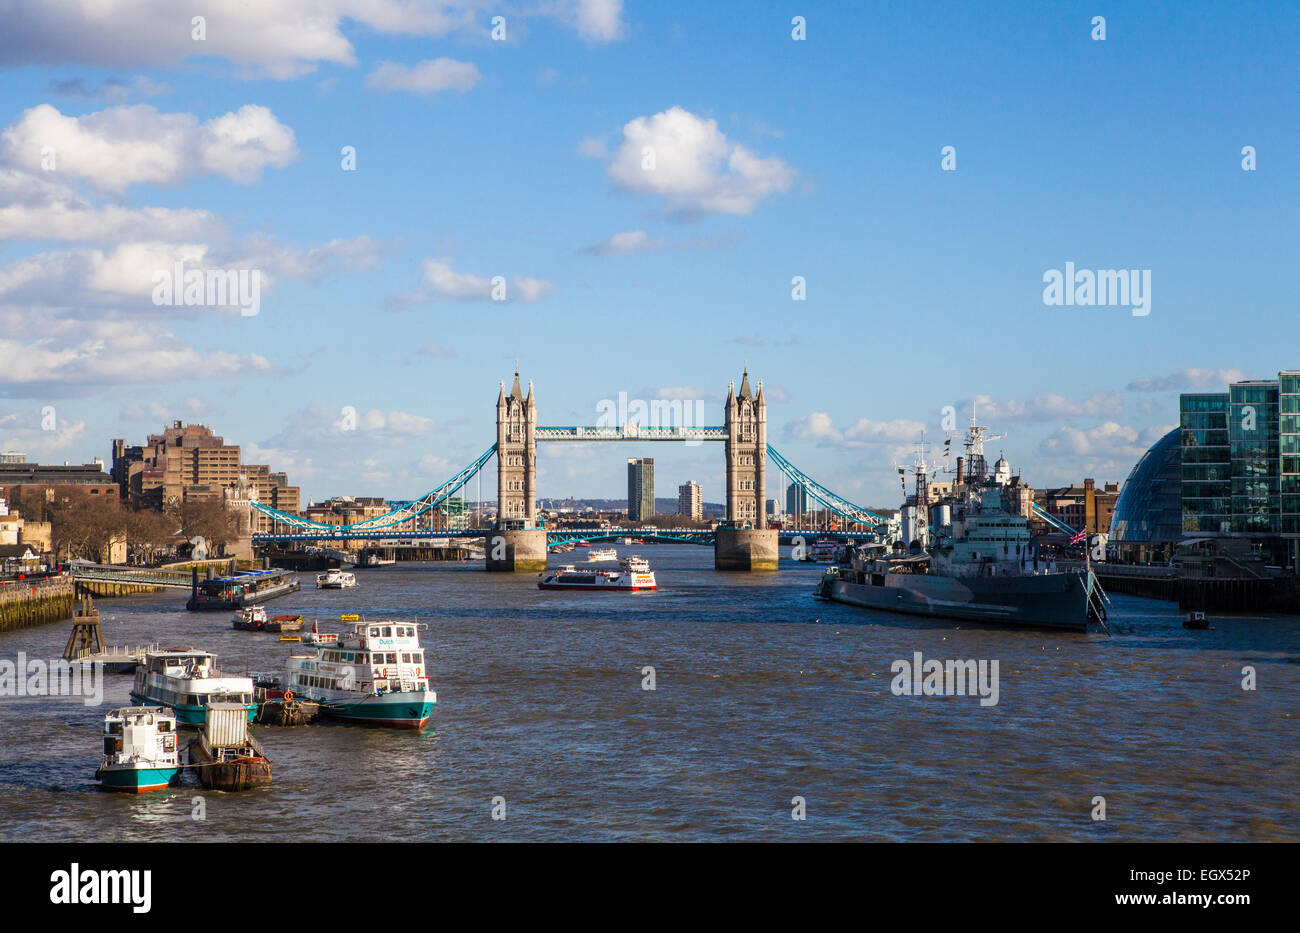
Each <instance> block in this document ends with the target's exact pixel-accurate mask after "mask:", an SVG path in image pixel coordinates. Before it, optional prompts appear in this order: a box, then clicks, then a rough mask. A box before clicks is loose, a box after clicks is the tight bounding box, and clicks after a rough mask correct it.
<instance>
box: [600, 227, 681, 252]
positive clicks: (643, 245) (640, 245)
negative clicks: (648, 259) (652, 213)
mask: <svg viewBox="0 0 1300 933" xmlns="http://www.w3.org/2000/svg"><path fill="white" fill-rule="evenodd" d="M663 247H664V241H663V240H652V239H650V237H649V236H648V235H647V234H646V232H645V231H644V230H628V231H627V232H626V233H616V234H614V235H613V236H612V237H610V238H609V239H608V240H602V241H601V242H599V243H594V244H592V245H591V246H588V247H587V248H586V249H584V250H583V252H585V253H593V254H594V255H597V256H626V255H628V254H629V253H640V252H644V251H646V250H655V249H663Z"/></svg>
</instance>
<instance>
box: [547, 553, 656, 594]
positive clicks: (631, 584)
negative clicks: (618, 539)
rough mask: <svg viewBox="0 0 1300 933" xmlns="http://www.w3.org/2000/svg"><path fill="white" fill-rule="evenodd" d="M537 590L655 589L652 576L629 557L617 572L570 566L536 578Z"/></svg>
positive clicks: (643, 563)
mask: <svg viewBox="0 0 1300 933" xmlns="http://www.w3.org/2000/svg"><path fill="white" fill-rule="evenodd" d="M538 576H539V579H538V581H537V588H538V589H540V590H605V591H610V592H615V591H618V592H628V591H634V590H653V589H656V585H655V575H654V573H653V571H651V570H650V565H649V563H647V562H646V561H645V560H644V559H643V558H640V557H629V558H627V559H626V560H624V561H622V562H621V563H620V565H619V569H618V570H579V569H577V568H576V567H574V566H573V565H572V564H568V565H566V566H564V567H561V568H560V569H559V570H548V571H546V572H545V573H542V574H539V575H538Z"/></svg>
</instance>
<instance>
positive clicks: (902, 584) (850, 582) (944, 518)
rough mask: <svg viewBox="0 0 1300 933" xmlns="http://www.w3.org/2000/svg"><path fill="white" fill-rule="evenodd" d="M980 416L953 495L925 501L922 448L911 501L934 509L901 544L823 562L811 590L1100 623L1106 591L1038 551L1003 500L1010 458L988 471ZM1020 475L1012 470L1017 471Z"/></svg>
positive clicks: (978, 617)
mask: <svg viewBox="0 0 1300 933" xmlns="http://www.w3.org/2000/svg"><path fill="white" fill-rule="evenodd" d="M986 430H987V428H985V427H984V426H982V425H976V424H975V420H974V418H972V419H971V429H970V433H969V435H968V437H967V441H966V457H965V458H963V459H964V460H965V466H966V467H967V469H968V470H969V472H967V473H965V474H964V475H963V472H962V469H963V464H962V462H961V461H960V460H959V461H958V473H957V482H956V483H955V485H954V492H953V494H952V495H950V496H946V497H944V498H942V499H940V500H939V501H938V502H931V501H930V499H929V496H928V491H927V490H928V487H927V479H926V477H927V475H928V474H927V472H926V471H927V469H928V468H927V467H926V465H925V461H924V457H921V458H919V459H918V463H917V474H916V479H917V491H916V495H915V496H914V497H913V498H911V499H909V502H908V507H910V508H913V509H917V510H918V511H919V513H920V515H927V511H928V514H929V515H933V516H935V517H936V518H937V519H938V520H937V521H936V522H935V526H934V534H933V536H931V535H930V534H929V526H928V523H926V524H925V525H923V526H922V528H923V530H922V537H920V538H918V539H917V541H916V543H914V544H912V545H911V547H910V548H909V549H908V551H907V552H905V553H892V554H891V553H887V549H886V547H885V546H884V545H875V546H863V547H857V546H850V547H848V548H846V549H845V551H846V553H845V555H844V557H843V558H842V562H841V563H840V564H838V565H836V566H833V567H831V568H829V569H828V570H827V571H826V573H825V575H824V576H823V577H822V580H821V582H820V583H819V584H818V587H817V591H816V592H817V595H818V596H820V597H822V598H824V599H829V600H832V601H834V602H840V603H847V604H849V605H853V606H861V607H864V608H868V609H882V610H886V611H889V612H904V613H911V614H915V615H926V616H937V617H940V618H948V619H963V620H968V621H974V622H987V623H993V624H998V625H1008V626H1016V627H1026V628H1042V629H1064V630H1068V631H1075V632H1084V631H1086V630H1087V628H1088V625H1089V623H1093V622H1095V623H1097V624H1099V625H1101V626H1103V627H1104V626H1105V622H1106V609H1105V596H1104V594H1103V593H1102V591H1101V587H1100V584H1098V582H1097V579H1096V576H1095V574H1093V573H1092V571H1091V570H1090V569H1086V568H1085V569H1084V570H1064V571H1063V570H1059V569H1058V568H1057V566H1056V564H1055V562H1054V561H1051V560H1048V559H1045V558H1040V556H1039V554H1038V552H1037V550H1036V549H1035V547H1034V543H1033V540H1032V536H1031V534H1030V531H1029V519H1028V517H1027V516H1025V515H1021V514H1017V513H1015V512H1012V511H1010V510H1009V509H1008V508H1007V505H1008V498H1007V496H1006V495H1004V493H1005V491H1006V489H1005V487H1008V486H1010V485H1011V476H1010V467H1009V466H1007V465H1006V463H1005V461H999V463H998V467H997V469H996V470H995V471H993V473H991V474H990V473H989V472H987V471H986V469H985V466H984V456H983V443H982V442H983V439H984V438H983V432H984V431H986ZM1016 482H1017V483H1018V478H1017V480H1016Z"/></svg>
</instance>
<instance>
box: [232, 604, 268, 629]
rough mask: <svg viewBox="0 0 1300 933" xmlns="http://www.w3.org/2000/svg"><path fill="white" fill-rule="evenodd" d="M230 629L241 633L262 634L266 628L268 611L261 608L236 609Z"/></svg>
mask: <svg viewBox="0 0 1300 933" xmlns="http://www.w3.org/2000/svg"><path fill="white" fill-rule="evenodd" d="M230 627H231V628H233V629H235V630H236V631H240V632H260V631H262V629H264V628H265V627H266V610H265V609H263V608H262V607H261V606H250V607H249V608H247V609H236V610H235V614H234V616H233V617H232V618H231V620H230Z"/></svg>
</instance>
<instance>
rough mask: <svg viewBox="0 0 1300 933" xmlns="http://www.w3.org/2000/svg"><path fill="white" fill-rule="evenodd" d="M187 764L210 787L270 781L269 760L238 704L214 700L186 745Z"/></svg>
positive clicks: (227, 787)
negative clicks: (187, 752)
mask: <svg viewBox="0 0 1300 933" xmlns="http://www.w3.org/2000/svg"><path fill="white" fill-rule="evenodd" d="M189 758H190V766H191V767H192V768H193V769H194V770H195V771H196V772H198V776H199V781H200V782H201V783H202V784H203V786H204V787H207V788H210V789H212V790H225V791H237V790H248V789H249V788H251V787H257V786H259V785H262V784H270V783H271V759H270V758H268V757H267V756H266V752H265V751H264V750H263V748H262V746H261V743H259V742H258V741H257V739H255V738H253V736H252V734H251V733H250V732H249V731H248V717H247V716H245V715H244V708H243V705H242V704H239V703H213V704H212V705H211V706H209V707H208V709H207V715H206V717H205V719H204V722H203V725H202V726H201V727H200V728H199V734H198V736H197V737H195V738H194V739H192V740H191V741H190V745H189Z"/></svg>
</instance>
